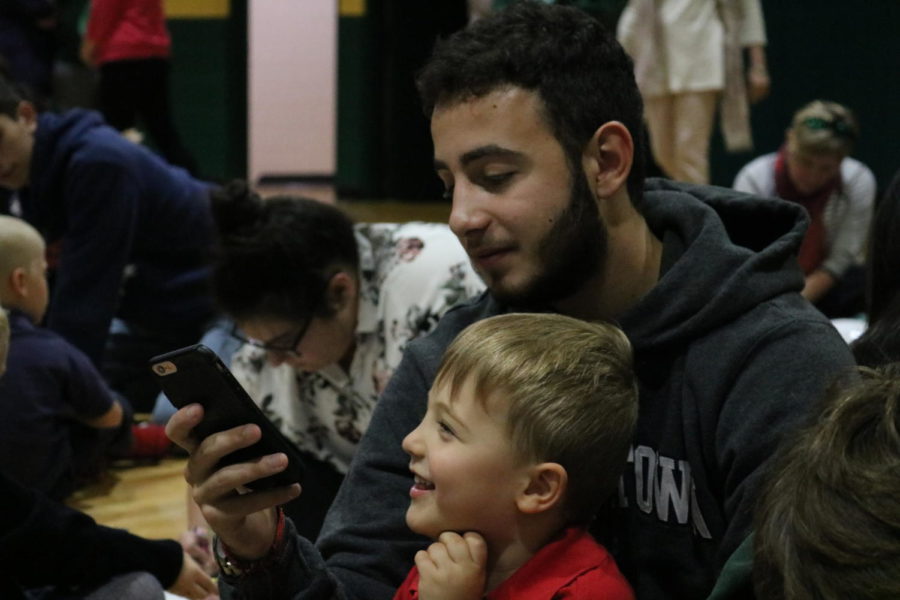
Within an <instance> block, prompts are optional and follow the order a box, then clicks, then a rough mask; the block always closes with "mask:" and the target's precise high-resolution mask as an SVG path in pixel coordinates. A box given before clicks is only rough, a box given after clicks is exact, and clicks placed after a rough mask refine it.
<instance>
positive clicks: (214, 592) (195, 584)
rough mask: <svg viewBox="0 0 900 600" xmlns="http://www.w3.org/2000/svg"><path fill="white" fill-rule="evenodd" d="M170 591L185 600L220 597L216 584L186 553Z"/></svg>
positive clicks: (205, 599)
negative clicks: (189, 599)
mask: <svg viewBox="0 0 900 600" xmlns="http://www.w3.org/2000/svg"><path fill="white" fill-rule="evenodd" d="M169 591H170V592H172V593H173V594H178V595H179V596H184V597H185V598H191V600H210V598H218V597H219V590H218V588H216V584H215V583H213V580H212V579H210V577H209V575H207V574H206V573H204V572H203V569H201V568H200V565H198V564H197V563H196V562H194V559H192V558H191V557H190V556H189V555H188V553H187V552H185V553H184V561H183V562H182V563H181V572H180V573H179V574H178V579H176V580H175V583H173V584H172V587H170V588H169Z"/></svg>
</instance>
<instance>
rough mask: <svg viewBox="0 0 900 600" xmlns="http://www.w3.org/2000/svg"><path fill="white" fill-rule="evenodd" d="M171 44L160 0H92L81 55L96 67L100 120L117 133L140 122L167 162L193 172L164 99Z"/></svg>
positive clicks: (167, 97) (166, 96)
mask: <svg viewBox="0 0 900 600" xmlns="http://www.w3.org/2000/svg"><path fill="white" fill-rule="evenodd" d="M171 47H172V40H171V38H170V36H169V31H168V30H167V29H166V18H165V14H164V12H163V2H162V0H91V10H90V16H89V17H88V26H87V33H86V35H85V39H84V42H83V45H82V49H81V57H82V59H83V60H84V62H85V63H87V64H89V65H92V66H97V67H99V70H100V80H99V83H98V90H97V94H98V102H99V108H100V111H101V112H102V113H103V116H104V118H105V119H106V121H107V122H108V123H109V124H110V125H112V126H113V127H115V128H116V129H118V130H120V131H125V130H127V129H130V128H132V127H135V126H136V125H137V123H138V121H141V122H142V123H143V125H144V126H145V127H146V129H147V132H148V133H149V134H150V137H151V138H152V139H153V142H154V143H155V144H156V146H157V147H158V148H159V151H160V152H161V153H162V155H163V156H164V157H165V158H166V160H167V161H168V162H169V163H171V164H174V165H178V166H180V167H184V168H185V169H187V170H188V171H190V172H191V173H194V172H196V165H195V162H194V158H193V156H191V154H190V152H189V151H188V150H187V149H186V148H185V147H184V145H183V144H182V142H181V137H180V136H179V135H178V130H177V129H176V128H175V123H174V119H173V116H172V110H171V106H170V103H169V57H170V56H171Z"/></svg>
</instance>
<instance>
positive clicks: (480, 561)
mask: <svg viewBox="0 0 900 600" xmlns="http://www.w3.org/2000/svg"><path fill="white" fill-rule="evenodd" d="M486 565H487V544H486V543H485V541H484V538H482V537H481V536H480V535H478V534H477V533H473V532H471V531H469V532H467V533H466V534H465V535H463V536H461V535H459V534H458V533H453V532H449V531H445V532H444V533H442V534H441V536H440V537H439V538H438V541H437V542H435V543H433V544H431V546H429V547H428V550H420V551H419V552H418V553H417V554H416V567H418V569H419V598H420V599H421V600H480V598H482V597H483V596H484V584H485V580H486V577H487V572H486Z"/></svg>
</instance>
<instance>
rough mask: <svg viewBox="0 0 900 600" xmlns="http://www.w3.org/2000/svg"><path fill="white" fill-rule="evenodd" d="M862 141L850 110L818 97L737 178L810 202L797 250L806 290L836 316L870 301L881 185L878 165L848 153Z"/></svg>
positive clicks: (754, 188) (753, 189) (740, 184)
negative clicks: (870, 240)
mask: <svg viewBox="0 0 900 600" xmlns="http://www.w3.org/2000/svg"><path fill="white" fill-rule="evenodd" d="M858 140H859V126H858V124H857V121H856V117H855V116H854V115H853V113H852V112H851V111H850V109H848V108H846V107H844V106H842V105H840V104H837V103H836V102H827V101H824V100H815V101H813V102H810V103H809V104H807V105H806V106H804V107H803V108H801V109H800V110H799V111H797V112H796V113H795V114H794V118H793V120H792V122H791V126H790V127H789V128H788V130H787V132H786V135H785V142H784V144H783V145H782V146H781V148H780V149H779V150H778V151H777V152H773V153H771V154H766V155H764V156H760V157H759V158H757V159H755V160H753V161H751V162H750V163H749V164H747V165H746V166H745V167H744V168H743V169H741V171H740V172H739V173H738V175H737V178H736V179H735V181H734V188H735V189H736V190H739V191H743V192H750V193H752V194H756V195H760V196H777V197H779V198H783V199H785V200H790V201H792V202H797V203H798V204H801V205H802V206H803V207H804V208H806V210H807V212H808V213H809V217H810V225H809V229H807V232H806V237H804V239H803V244H802V245H801V247H800V252H799V256H798V260H799V262H800V267H801V268H802V269H803V272H804V274H805V276H806V279H805V285H804V288H803V296H804V297H805V298H806V299H807V300H810V301H811V302H813V303H814V304H816V306H818V307H819V309H820V310H821V311H822V312H824V313H825V314H826V315H827V316H829V317H832V318H836V317H846V316H853V315H856V314H858V313H860V312H861V311H862V310H863V307H864V281H865V269H864V268H863V266H862V265H863V263H864V259H865V257H864V254H865V243H866V235H867V232H868V229H869V223H870V221H871V220H872V209H873V205H874V201H875V189H876V184H875V176H874V175H873V174H872V171H870V170H869V168H868V167H866V165H864V164H863V163H861V162H859V161H858V160H856V159H853V158H851V157H850V153H851V152H852V151H853V148H854V146H855V145H856V143H857V141H858Z"/></svg>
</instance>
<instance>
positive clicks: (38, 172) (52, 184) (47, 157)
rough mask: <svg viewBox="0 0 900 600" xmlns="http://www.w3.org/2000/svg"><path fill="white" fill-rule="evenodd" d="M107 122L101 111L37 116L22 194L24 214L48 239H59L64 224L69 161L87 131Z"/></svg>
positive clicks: (83, 141)
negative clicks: (28, 171)
mask: <svg viewBox="0 0 900 600" xmlns="http://www.w3.org/2000/svg"><path fill="white" fill-rule="evenodd" d="M104 125H105V124H104V122H103V118H102V117H101V116H100V114H99V113H97V112H94V111H90V110H82V109H74V110H70V111H67V112H65V113H63V114H55V113H42V114H40V115H39V116H38V126H37V131H36V132H35V134H34V150H33V152H32V159H31V169H30V176H29V186H28V187H27V188H25V189H24V190H22V194H20V196H21V202H22V212H23V216H24V217H25V219H26V220H28V221H29V222H31V223H40V224H42V226H43V229H44V234H45V235H47V236H48V241H53V240H55V239H56V238H58V237H59V236H60V235H61V234H62V231H63V230H64V227H65V209H64V208H63V196H64V194H63V188H64V186H65V183H66V177H65V171H66V169H67V167H68V164H69V162H70V160H71V158H72V156H73V155H74V154H75V153H77V152H78V151H79V150H80V149H81V148H82V147H83V146H84V143H85V140H86V139H87V138H88V136H87V135H86V134H87V133H88V131H89V130H90V129H94V128H96V127H103V126H104Z"/></svg>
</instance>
